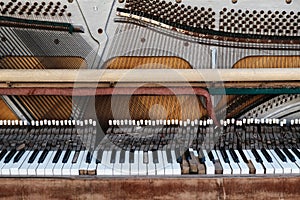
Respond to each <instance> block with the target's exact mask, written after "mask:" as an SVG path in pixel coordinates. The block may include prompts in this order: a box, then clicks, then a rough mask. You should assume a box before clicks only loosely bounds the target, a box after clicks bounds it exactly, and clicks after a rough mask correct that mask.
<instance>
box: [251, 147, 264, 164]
mask: <svg viewBox="0 0 300 200" xmlns="http://www.w3.org/2000/svg"><path fill="white" fill-rule="evenodd" d="M251 152H252V153H253V155H254V157H255V160H256V162H259V163H263V160H262V159H261V157H260V156H259V154H258V152H257V151H256V149H254V148H252V149H251Z"/></svg>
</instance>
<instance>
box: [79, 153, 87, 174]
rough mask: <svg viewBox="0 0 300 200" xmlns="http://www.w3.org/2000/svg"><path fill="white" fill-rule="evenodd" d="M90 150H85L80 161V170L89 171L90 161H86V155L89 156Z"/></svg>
mask: <svg viewBox="0 0 300 200" xmlns="http://www.w3.org/2000/svg"><path fill="white" fill-rule="evenodd" d="M88 152H89V151H88V150H85V151H84V152H83V157H82V160H81V163H80V167H79V171H87V170H88V167H89V163H87V162H86V156H87V154H88Z"/></svg>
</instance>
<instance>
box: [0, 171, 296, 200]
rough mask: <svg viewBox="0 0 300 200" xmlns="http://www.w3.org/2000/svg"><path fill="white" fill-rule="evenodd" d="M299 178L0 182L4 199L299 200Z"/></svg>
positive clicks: (18, 179) (78, 179)
mask: <svg viewBox="0 0 300 200" xmlns="http://www.w3.org/2000/svg"><path fill="white" fill-rule="evenodd" d="M299 185H300V177H256V178H253V177H252V178H251V177H242V178H236V177H234V178H221V177H220V178H195V177H189V176H185V177H183V178H159V177H155V178H147V177H146V178H88V177H85V178H81V177H80V178H0V197H1V198H5V199H299V198H300V190H299Z"/></svg>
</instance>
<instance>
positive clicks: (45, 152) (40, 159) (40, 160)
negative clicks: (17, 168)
mask: <svg viewBox="0 0 300 200" xmlns="http://www.w3.org/2000/svg"><path fill="white" fill-rule="evenodd" d="M48 153H49V150H48V149H44V151H43V153H42V155H41V156H40V157H39V160H38V163H43V162H44V160H45V158H46V156H47V155H48Z"/></svg>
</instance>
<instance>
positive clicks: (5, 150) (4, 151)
mask: <svg viewBox="0 0 300 200" xmlns="http://www.w3.org/2000/svg"><path fill="white" fill-rule="evenodd" d="M6 153H7V149H3V150H2V151H1V153H0V161H1V160H2V159H3V158H4V156H5V155H6Z"/></svg>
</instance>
